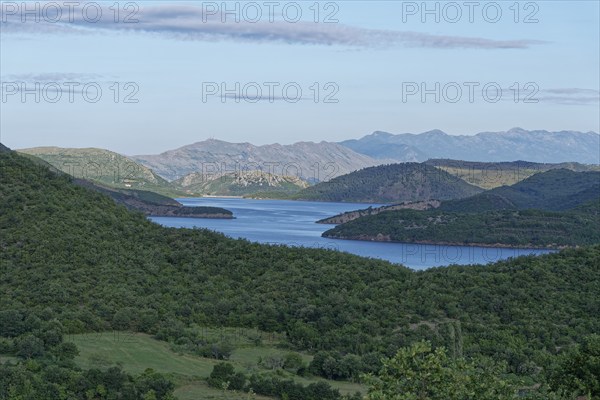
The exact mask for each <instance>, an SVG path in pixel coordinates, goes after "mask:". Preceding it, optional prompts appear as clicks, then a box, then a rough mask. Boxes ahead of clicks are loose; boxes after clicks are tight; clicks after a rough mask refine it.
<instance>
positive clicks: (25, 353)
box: [17, 334, 44, 358]
mask: <svg viewBox="0 0 600 400" xmlns="http://www.w3.org/2000/svg"><path fill="white" fill-rule="evenodd" d="M43 354H44V342H43V340H42V339H40V338H37V337H35V336H33V335H31V334H27V335H24V336H23V337H22V338H21V339H20V340H19V342H18V343H17V355H18V356H19V357H23V358H34V357H40V356H42V355H43Z"/></svg>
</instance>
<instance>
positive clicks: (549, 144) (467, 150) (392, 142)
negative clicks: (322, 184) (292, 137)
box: [340, 128, 600, 164]
mask: <svg viewBox="0 0 600 400" xmlns="http://www.w3.org/2000/svg"><path fill="white" fill-rule="evenodd" d="M340 144H341V145H344V146H346V147H348V148H351V149H352V150H354V151H356V152H358V153H361V154H365V155H369V156H371V157H373V158H387V159H389V158H391V157H392V156H394V154H395V155H396V156H395V157H394V159H395V160H396V161H425V160H427V159H432V158H449V159H457V160H465V161H484V160H485V161H516V160H528V161H532V162H539V163H559V162H580V163H586V164H598V163H600V135H598V134H597V133H595V132H578V131H558V132H549V131H545V130H533V131H527V130H524V129H521V128H512V129H510V130H508V131H505V132H480V133H478V134H476V135H472V136H469V135H449V134H447V133H445V132H443V131H441V130H437V129H436V130H432V131H428V132H424V133H420V134H412V133H402V134H391V133H388V132H381V131H376V132H374V133H372V134H370V135H367V136H364V137H362V138H360V139H357V140H346V141H342V142H340Z"/></svg>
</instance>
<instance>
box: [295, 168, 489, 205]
mask: <svg viewBox="0 0 600 400" xmlns="http://www.w3.org/2000/svg"><path fill="white" fill-rule="evenodd" d="M482 191H483V189H481V188H478V187H476V186H473V185H470V184H468V183H467V182H465V181H463V180H462V179H460V178H457V177H455V176H453V175H450V174H449V173H447V172H445V171H442V170H441V169H438V168H435V167H433V166H430V165H427V164H419V163H402V164H390V165H380V166H377V167H369V168H365V169H361V170H360V171H355V172H352V173H349V174H346V175H342V176H338V177H337V178H334V179H332V180H330V181H327V182H322V183H319V184H316V185H314V186H311V187H309V188H306V189H304V190H302V191H300V192H298V193H297V194H295V195H292V196H290V197H288V198H291V199H296V200H321V201H343V202H364V203H393V202H396V203H398V202H403V201H422V200H430V199H436V200H448V199H460V198H464V197H468V196H471V195H474V194H476V193H480V192H482Z"/></svg>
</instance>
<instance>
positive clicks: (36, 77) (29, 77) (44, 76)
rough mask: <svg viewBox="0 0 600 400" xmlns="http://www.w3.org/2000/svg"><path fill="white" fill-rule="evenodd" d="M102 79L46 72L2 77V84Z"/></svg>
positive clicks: (67, 73)
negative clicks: (10, 82) (9, 82)
mask: <svg viewBox="0 0 600 400" xmlns="http://www.w3.org/2000/svg"><path fill="white" fill-rule="evenodd" d="M102 78H104V75H100V74H91V73H79V72H47V73H39V74H36V73H28V74H10V75H5V76H3V77H2V81H3V82H8V81H25V82H38V83H48V82H80V81H94V80H98V79H102Z"/></svg>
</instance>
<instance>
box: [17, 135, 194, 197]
mask: <svg viewBox="0 0 600 400" xmlns="http://www.w3.org/2000/svg"><path fill="white" fill-rule="evenodd" d="M17 151H18V152H19V153H22V154H27V155H31V156H35V157H38V158H40V159H42V160H44V161H46V162H47V163H49V164H50V165H52V166H53V167H55V168H57V169H59V170H61V171H63V172H65V173H67V174H69V175H71V176H73V177H75V178H80V179H85V180H89V181H93V182H97V183H100V184H102V185H105V186H109V187H113V188H119V189H140V190H146V191H152V192H156V193H160V194H163V195H166V196H178V195H181V196H182V195H184V193H183V192H180V191H179V190H178V188H177V187H174V186H173V185H171V184H169V182H167V181H166V180H165V179H163V178H162V177H160V176H159V175H157V174H156V173H154V171H152V170H150V169H149V168H146V167H144V166H143V165H140V164H138V163H136V162H135V161H133V160H131V159H130V158H127V157H125V156H122V155H120V154H118V153H115V152H112V151H110V150H105V149H97V148H87V149H73V148H60V147H34V148H29V149H19V150H17Z"/></svg>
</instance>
